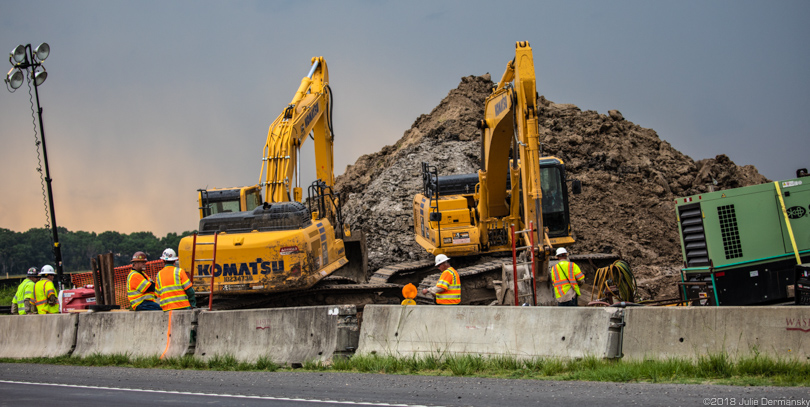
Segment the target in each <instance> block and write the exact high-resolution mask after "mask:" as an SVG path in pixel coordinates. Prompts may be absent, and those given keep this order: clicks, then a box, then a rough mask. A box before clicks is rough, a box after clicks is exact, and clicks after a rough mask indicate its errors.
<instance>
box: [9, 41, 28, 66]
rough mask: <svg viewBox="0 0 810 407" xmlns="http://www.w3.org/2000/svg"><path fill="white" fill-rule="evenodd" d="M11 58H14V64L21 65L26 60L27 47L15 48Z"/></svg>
mask: <svg viewBox="0 0 810 407" xmlns="http://www.w3.org/2000/svg"><path fill="white" fill-rule="evenodd" d="M11 57H12V58H14V62H17V63H20V62H22V61H24V60H25V46H24V45H17V48H14V50H13V51H11Z"/></svg>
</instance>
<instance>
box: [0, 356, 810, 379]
mask: <svg viewBox="0 0 810 407" xmlns="http://www.w3.org/2000/svg"><path fill="white" fill-rule="evenodd" d="M0 363H44V364H57V365H74V366H121V367H135V368H158V369H195V370H220V371H265V372H276V371H291V370H293V369H291V368H289V367H283V366H281V365H279V364H277V363H274V362H273V361H272V360H270V359H269V358H267V357H261V358H259V359H258V360H257V361H256V362H255V363H248V362H240V361H239V360H237V359H236V358H235V357H234V356H233V355H215V356H213V357H211V358H208V359H207V360H202V359H199V358H196V357H193V356H184V357H181V358H167V359H163V360H161V359H160V358H158V357H157V356H152V357H132V356H128V355H106V356H105V355H92V356H89V357H86V358H79V357H58V358H34V359H3V358H0ZM296 370H297V371H328V372H355V373H385V374H410V375H430V376H474V377H491V378H505V379H533V380H580V381H599V382H623V383H626V382H647V383H697V384H723V385H733V386H810V363H808V362H801V361H797V360H774V359H771V358H767V357H764V356H761V355H759V354H756V353H755V354H754V355H753V356H750V357H746V358H741V359H739V360H732V359H731V358H729V357H728V356H727V355H725V354H718V355H707V356H704V357H700V358H698V360H697V361H691V360H685V359H675V358H673V359H666V360H644V361H624V360H605V359H599V358H596V357H585V358H580V359H572V360H562V359H542V358H538V359H529V360H520V359H516V358H511V357H503V356H497V357H491V358H487V357H484V356H481V355H450V356H438V355H426V356H424V357H420V358H417V357H400V358H396V357H393V356H377V355H362V356H360V355H358V356H354V357H352V358H351V359H336V360H334V361H333V363H332V364H324V363H322V362H317V361H310V362H306V363H304V364H303V366H302V367H301V368H299V369H296Z"/></svg>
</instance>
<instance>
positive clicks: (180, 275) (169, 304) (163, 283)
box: [155, 266, 191, 311]
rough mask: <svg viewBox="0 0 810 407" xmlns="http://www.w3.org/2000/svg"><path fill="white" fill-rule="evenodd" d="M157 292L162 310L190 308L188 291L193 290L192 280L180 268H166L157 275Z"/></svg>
mask: <svg viewBox="0 0 810 407" xmlns="http://www.w3.org/2000/svg"><path fill="white" fill-rule="evenodd" d="M156 280H157V281H155V291H156V292H157V296H158V303H159V304H160V308H162V309H163V310H164V311H171V310H173V309H178V308H190V307H191V304H190V303H189V301H188V296H187V295H186V290H188V289H189V288H191V280H189V279H188V276H187V275H186V272H185V271H184V270H183V269H181V268H180V267H174V266H166V267H164V268H163V270H160V271H159V272H158V274H157V278H156Z"/></svg>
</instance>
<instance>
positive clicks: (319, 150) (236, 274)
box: [179, 57, 398, 306]
mask: <svg viewBox="0 0 810 407" xmlns="http://www.w3.org/2000/svg"><path fill="white" fill-rule="evenodd" d="M331 107H332V93H331V89H330V87H329V74H328V70H327V66H326V62H325V61H324V59H323V57H316V58H312V65H311V69H310V71H309V73H308V75H307V76H306V77H304V78H303V79H302V80H301V84H300V86H299V88H298V90H297V92H296V93H295V96H294V97H293V99H292V101H291V102H290V103H289V105H288V106H287V107H286V108H285V109H284V111H283V112H282V113H281V114H280V115H279V116H278V117H277V118H276V119H275V121H273V123H272V124H271V125H270V129H269V131H268V134H267V141H266V143H265V145H264V152H263V159H262V166H261V173H260V180H261V182H260V183H259V184H257V185H254V186H251V187H240V188H223V189H211V190H200V191H199V195H198V197H199V201H200V217H201V219H200V224H199V232H198V233H199V235H196V236H189V237H186V238H184V239H183V240H181V242H180V245H179V260H180V267H182V268H183V269H185V270H193V271H192V273H193V277H194V278H193V284H194V289H195V291H197V292H200V293H210V292H211V291H212V290H213V291H214V292H215V294H217V295H226V296H227V295H230V296H233V297H241V298H248V295H252V294H258V295H266V294H270V293H273V294H275V293H284V292H290V291H300V290H305V289H309V288H311V287H313V286H314V285H315V284H316V283H318V282H319V281H321V280H322V279H324V278H325V277H327V276H330V275H333V273H334V274H335V275H336V276H337V275H340V276H343V277H344V278H348V279H349V282H350V283H357V284H362V283H365V282H366V279H367V276H366V267H367V259H366V254H365V240H364V238H363V236H362V234H359V233H355V234H354V236H352V233H351V231H350V228H349V226H348V225H345V224H344V223H343V221H342V219H341V213H340V202H339V199H338V197H337V195H336V194H335V193H334V190H333V186H334V182H335V179H334V172H333V149H332V148H333V144H332V143H333V141H334V132H333V130H332V117H331ZM309 137H311V138H312V139H313V140H314V147H315V165H316V171H317V172H316V175H317V180H316V181H315V182H313V183H312V185H311V186H310V187H309V188H308V197H307V200H306V201H305V202H304V201H302V198H303V197H302V188H301V186H300V181H299V180H300V165H299V151H300V148H301V146H302V145H303V144H304V142H305V141H306V140H307V138H309ZM259 188H262V189H263V192H264V199H263V201H262V200H261V195H262V194H261V193H260V191H259ZM214 249H215V250H214ZM214 259H215V263H214V261H213V260H214ZM212 264H213V266H212ZM338 269H340V273H335V271H336V270H338ZM212 277H213V278H212ZM212 284H213V287H212ZM397 287H398V286H397ZM254 297H255V296H254ZM245 306H249V304H247V302H246V303H245Z"/></svg>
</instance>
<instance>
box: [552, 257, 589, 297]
mask: <svg viewBox="0 0 810 407" xmlns="http://www.w3.org/2000/svg"><path fill="white" fill-rule="evenodd" d="M571 276H573V280H572V279H571V278H572V277H571ZM551 278H552V279H553V280H554V281H553V282H554V297H555V298H560V297H562V296H563V295H565V293H567V292H568V290H570V289H571V286H572V285H573V286H574V291H576V293H577V295H581V294H580V292H579V284H577V281H581V280H582V281H584V280H585V275H584V274H582V270H580V269H579V266H577V265H576V264H574V262H572V261H567V260H564V261H561V262H559V263H557V265H555V266H554V272H553V273H551Z"/></svg>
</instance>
